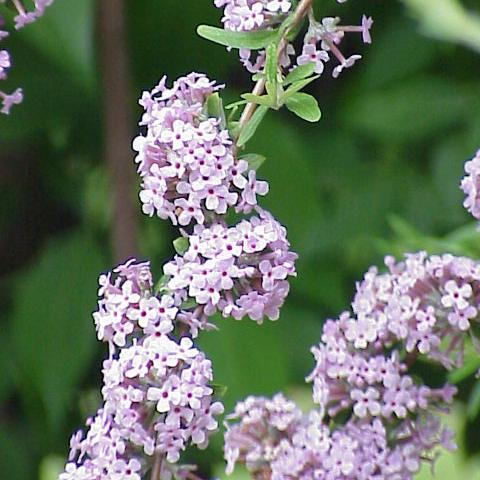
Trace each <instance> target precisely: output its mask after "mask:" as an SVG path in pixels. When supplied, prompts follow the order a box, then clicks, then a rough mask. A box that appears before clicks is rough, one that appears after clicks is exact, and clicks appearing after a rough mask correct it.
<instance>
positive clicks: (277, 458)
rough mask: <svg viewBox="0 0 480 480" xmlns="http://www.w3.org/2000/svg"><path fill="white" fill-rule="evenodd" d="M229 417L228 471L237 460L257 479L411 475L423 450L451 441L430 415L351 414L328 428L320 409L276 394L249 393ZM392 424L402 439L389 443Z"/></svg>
mask: <svg viewBox="0 0 480 480" xmlns="http://www.w3.org/2000/svg"><path fill="white" fill-rule="evenodd" d="M227 418H228V420H229V421H232V420H235V421H237V423H234V424H233V425H231V424H228V423H227V425H226V426H227V431H226V433H225V458H226V460H227V473H231V472H232V471H233V469H234V466H235V463H237V462H238V463H242V464H244V465H245V466H246V467H247V469H248V470H249V472H250V473H251V475H252V478H254V479H258V480H261V479H264V478H268V479H270V480H290V479H292V478H295V479H299V480H313V479H315V480H317V479H319V480H404V479H405V480H406V479H412V478H413V475H414V473H416V472H417V471H418V469H419V467H420V463H421V461H422V460H423V459H422V458H421V457H420V455H421V453H422V452H424V451H425V450H432V449H433V448H434V447H435V446H437V445H439V444H445V445H448V446H450V433H449V432H448V431H447V430H442V428H441V426H440V423H439V421H438V419H436V418H434V417H432V416H428V417H426V418H424V419H418V420H411V421H408V422H405V425H402V426H401V427H392V426H386V425H385V424H384V423H382V422H381V421H380V420H379V419H375V418H369V419H365V420H363V421H361V422H359V421H356V420H354V419H350V420H348V421H347V422H346V423H345V424H344V425H341V426H337V427H336V428H333V429H332V428H329V426H328V424H327V422H326V421H325V419H324V418H323V416H322V414H321V413H320V412H319V411H318V410H312V411H310V412H309V413H307V414H304V413H302V412H301V410H300V409H299V408H298V407H296V406H295V404H294V403H293V402H291V401H289V400H287V399H285V398H284V397H283V396H282V395H280V394H278V395H276V396H275V397H274V398H273V399H271V400H270V399H266V398H263V397H259V398H254V397H249V398H247V399H246V400H245V401H244V402H241V403H239V404H238V405H237V407H236V409H235V412H234V413H233V414H232V415H229V417H227ZM396 428H397V429H398V435H399V438H401V439H402V441H399V442H398V443H397V444H393V445H392V442H391V440H390V434H391V432H392V431H393V432H395V431H396Z"/></svg>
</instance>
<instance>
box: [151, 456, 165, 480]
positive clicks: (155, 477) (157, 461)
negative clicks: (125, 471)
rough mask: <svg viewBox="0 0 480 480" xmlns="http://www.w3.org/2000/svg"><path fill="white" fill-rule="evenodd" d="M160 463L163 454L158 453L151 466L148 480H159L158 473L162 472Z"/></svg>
mask: <svg viewBox="0 0 480 480" xmlns="http://www.w3.org/2000/svg"><path fill="white" fill-rule="evenodd" d="M162 461H163V453H162V452H160V451H159V452H157V453H156V454H155V462H154V464H153V468H152V474H151V476H150V480H160V473H161V471H162Z"/></svg>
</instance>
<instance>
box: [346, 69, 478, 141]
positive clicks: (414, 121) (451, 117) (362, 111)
mask: <svg viewBox="0 0 480 480" xmlns="http://www.w3.org/2000/svg"><path fill="white" fill-rule="evenodd" d="M472 95H473V93H472V92H471V91H470V89H469V88H468V87H466V86H465V85H462V84H461V82H457V83H456V84H455V88H452V85H451V81H450V80H448V79H444V78H441V77H435V76H433V75H428V76H426V75H423V76H418V75H417V76H414V77H412V79H410V80H402V81H399V82H398V83H397V84H395V85H394V86H391V87H388V88H383V89H380V90H379V89H374V90H371V91H370V92H368V91H367V92H366V93H365V94H362V95H357V96H352V97H351V100H349V101H348V102H346V103H345V109H344V112H343V113H342V121H343V123H345V124H346V125H347V126H349V127H351V128H352V129H354V130H355V131H359V132H361V133H364V134H368V135H369V136H372V137H374V138H375V139H376V140H379V141H381V142H383V143H386V144H392V143H400V142H405V143H411V142H414V141H418V140H425V139H427V138H428V137H431V136H433V135H435V134H439V133H440V132H441V131H442V130H443V129H446V128H451V127H456V126H459V125H461V122H465V121H466V116H465V115H466V111H468V110H467V109H468V107H469V105H470V104H471V102H472V101H473V99H474V97H473V96H472ZM349 98H350V97H349Z"/></svg>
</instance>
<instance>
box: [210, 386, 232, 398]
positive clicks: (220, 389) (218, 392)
mask: <svg viewBox="0 0 480 480" xmlns="http://www.w3.org/2000/svg"><path fill="white" fill-rule="evenodd" d="M210 386H211V387H212V388H213V393H214V395H215V396H216V397H220V398H221V397H224V396H225V394H226V393H227V391H228V387H227V386H226V385H223V384H222V383H211V384H210Z"/></svg>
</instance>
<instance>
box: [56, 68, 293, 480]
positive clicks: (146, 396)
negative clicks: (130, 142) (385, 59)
mask: <svg viewBox="0 0 480 480" xmlns="http://www.w3.org/2000/svg"><path fill="white" fill-rule="evenodd" d="M165 84H166V78H165V77H164V78H163V79H162V80H161V81H160V83H159V84H158V85H157V87H155V88H154V89H153V91H152V92H149V93H147V92H145V93H144V94H143V96H142V99H141V104H142V105H143V107H144V109H145V113H144V114H143V117H142V122H141V124H142V125H146V126H147V134H146V136H139V137H137V138H136V139H135V141H134V148H135V150H137V152H138V155H137V158H136V162H137V163H138V164H139V172H140V174H141V176H142V178H143V183H142V191H141V193H140V198H141V200H142V203H143V210H144V212H145V213H147V214H150V215H153V213H156V214H157V215H158V216H160V217H161V218H170V219H171V220H172V222H173V223H174V224H177V223H179V224H180V225H189V224H190V223H194V224H195V225H194V226H193V228H191V229H190V231H191V232H192V233H190V234H188V233H187V232H186V231H183V230H182V233H183V235H184V237H183V238H180V239H179V240H180V241H181V242H183V243H184V244H185V248H182V249H178V248H177V250H178V251H179V252H181V253H179V255H177V256H176V257H175V258H174V259H173V260H172V261H170V262H168V263H167V264H165V266H164V274H165V275H164V276H163V277H162V279H161V280H160V282H159V283H158V284H157V285H156V287H155V288H154V284H153V280H152V275H151V272H150V266H149V263H148V262H144V263H138V262H135V261H134V260H130V261H128V262H127V263H126V264H124V265H121V266H119V267H117V268H116V269H114V270H113V272H110V273H108V274H105V275H101V276H100V279H99V284H100V288H99V292H98V294H99V297H100V299H99V302H98V308H97V311H96V312H95V313H94V314H93V318H94V321H95V325H96V329H97V335H98V338H99V340H102V341H105V342H108V344H109V347H110V355H109V358H108V359H107V360H106V361H105V362H104V368H103V379H104V381H103V388H102V395H103V401H104V403H103V406H102V408H101V409H100V410H99V411H98V412H97V416H96V417H95V418H93V419H90V420H89V421H88V422H87V426H88V427H89V430H88V432H87V434H86V436H85V438H83V436H82V433H81V432H80V433H77V434H75V435H74V437H73V438H72V442H71V453H70V457H69V458H70V460H69V463H68V464H67V466H66V468H65V472H64V473H63V474H62V475H61V476H60V480H74V479H75V480H78V479H81V480H90V479H91V480H93V479H95V480H98V479H103V478H105V479H107V478H113V479H115V478H119V479H120V478H122V479H123V478H128V479H130V480H139V479H140V478H141V477H142V475H143V474H145V473H147V472H155V473H154V474H153V475H154V476H156V477H157V478H162V479H163V478H170V477H171V475H174V476H175V478H187V477H188V476H189V472H188V469H186V467H182V466H179V465H176V462H177V461H178V460H179V458H180V453H181V452H182V451H183V450H185V448H186V447H187V446H188V445H189V444H195V445H197V446H198V447H199V448H204V447H206V446H207V444H208V438H209V436H210V435H211V434H212V432H213V431H215V430H216V429H217V421H216V420H215V416H217V415H219V414H220V413H222V412H223V405H222V404H221V403H220V402H217V401H214V400H213V398H214V390H213V387H212V380H213V372H212V366H211V363H210V361H209V360H207V359H206V357H205V355H204V354H203V353H202V352H200V351H199V350H198V349H197V348H195V346H194V344H193V341H192V339H194V338H196V337H197V336H198V333H199V331H200V330H208V329H211V328H214V325H212V324H211V323H209V317H210V316H212V315H213V314H215V313H216V312H217V311H219V312H222V314H223V316H224V317H228V316H232V317H234V318H235V319H241V318H242V317H244V316H249V317H250V318H252V319H253V320H255V321H257V322H259V323H261V322H262V320H263V318H264V317H268V318H270V319H272V320H275V319H277V318H278V316H279V308H280V307H281V305H282V304H283V302H284V300H285V297H286V296H287V293H288V290H289V284H288V281H287V278H288V277H289V276H293V275H295V266H294V263H295V260H296V258H297V256H296V254H294V253H292V252H290V249H289V247H290V245H289V243H288V241H287V238H286V231H285V228H283V227H282V226H281V225H280V224H279V223H278V222H277V221H276V220H275V219H274V218H273V217H272V216H271V215H270V214H269V213H268V212H265V211H264V210H262V209H261V208H260V207H258V206H257V201H256V195H257V194H265V193H267V190H268V185H267V183H266V182H261V181H257V180H256V176H255V171H254V170H250V171H249V167H248V163H247V162H246V161H244V160H241V159H240V160H239V159H237V158H236V154H235V151H234V149H233V145H232V140H231V139H230V137H229V134H228V132H227V130H225V129H222V128H221V123H220V120H219V119H217V118H210V117H208V115H207V110H206V104H207V102H208V97H209V96H210V95H212V94H213V93H215V92H216V91H217V90H218V89H219V86H217V85H216V84H215V82H212V81H210V80H208V79H207V78H206V77H205V75H201V74H195V73H192V74H190V75H188V76H186V77H182V78H180V79H178V80H177V81H175V82H174V84H173V87H172V88H171V89H168V88H167V87H166V86H165ZM233 205H235V207H236V210H237V212H242V213H251V212H252V211H254V210H255V212H256V214H257V215H256V216H252V217H251V218H249V219H248V220H247V219H245V220H243V221H241V222H240V223H238V224H237V225H235V226H233V227H228V226H227V225H226V224H225V222H224V219H223V218H222V217H221V215H222V214H224V213H226V211H227V208H228V207H229V206H233ZM158 459H160V463H158V461H159V460H158ZM156 462H157V463H156ZM158 468H160V471H157V470H158Z"/></svg>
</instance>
